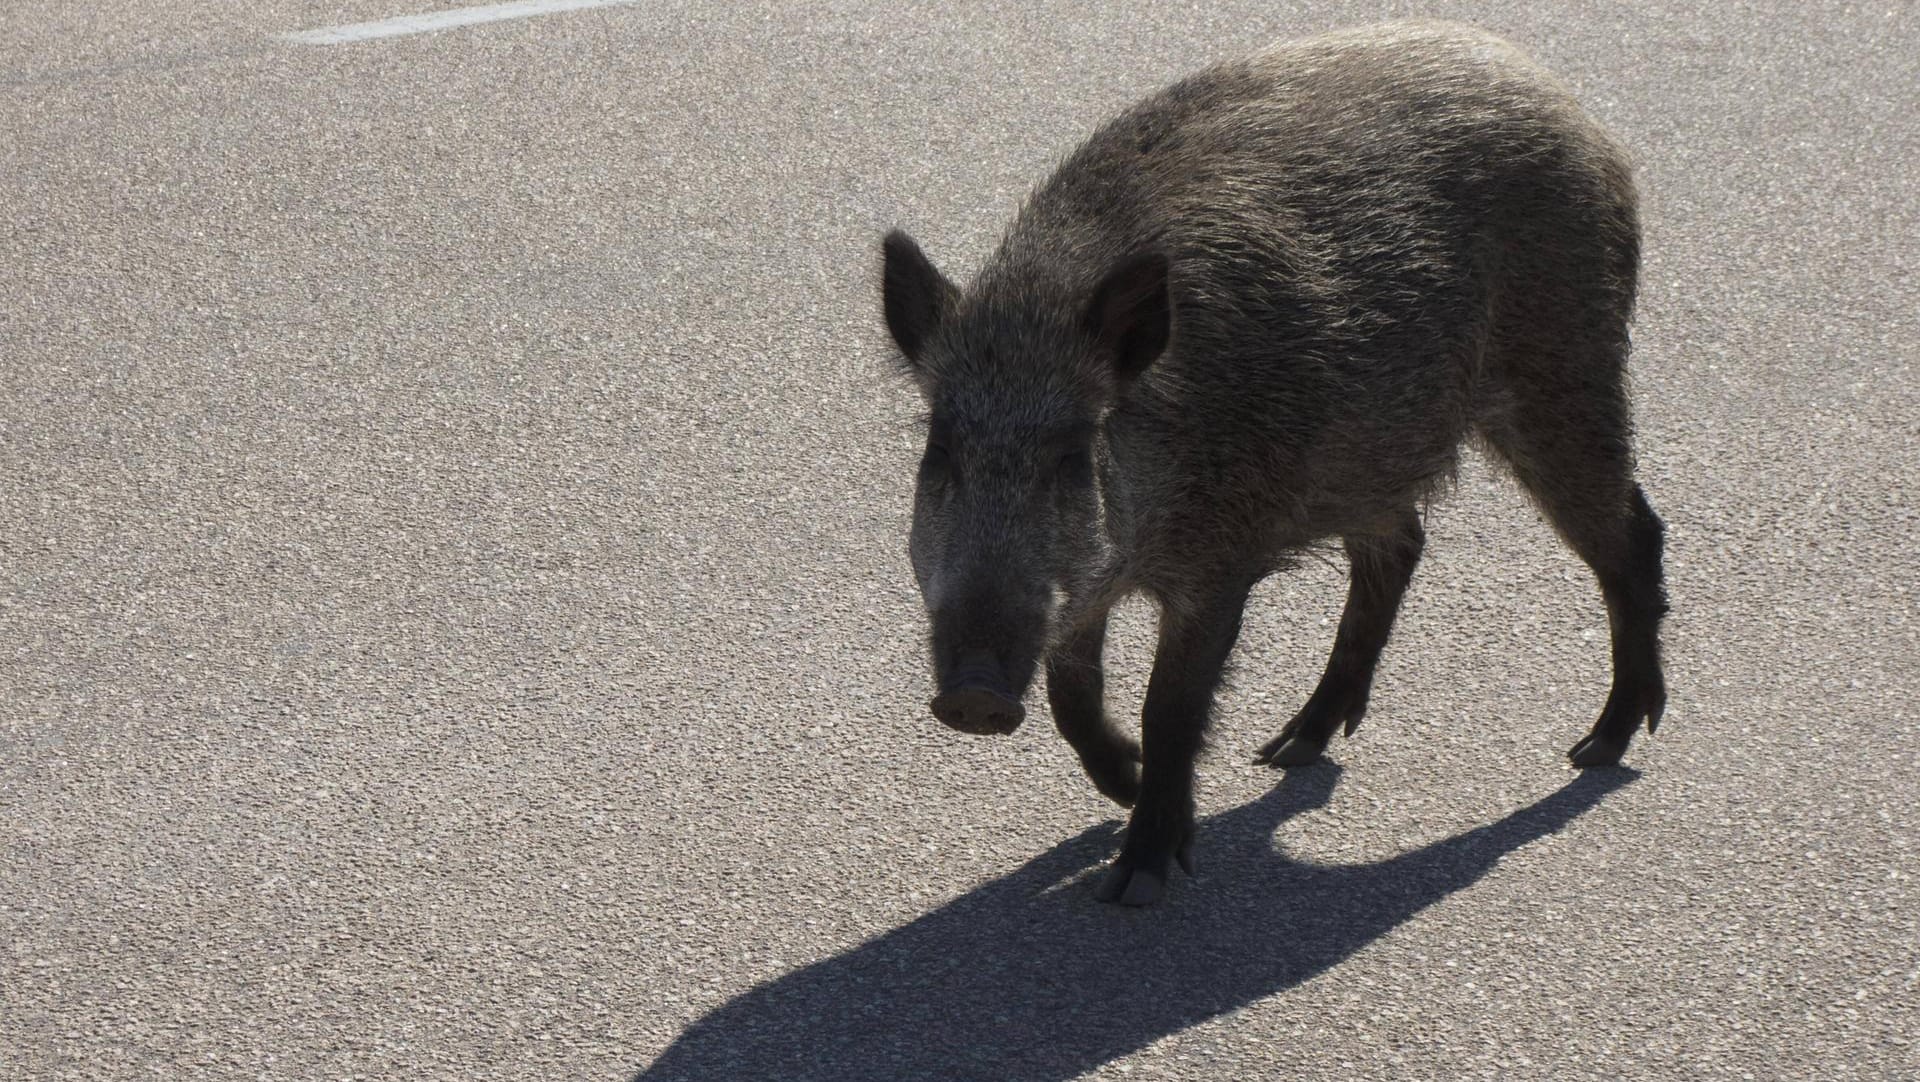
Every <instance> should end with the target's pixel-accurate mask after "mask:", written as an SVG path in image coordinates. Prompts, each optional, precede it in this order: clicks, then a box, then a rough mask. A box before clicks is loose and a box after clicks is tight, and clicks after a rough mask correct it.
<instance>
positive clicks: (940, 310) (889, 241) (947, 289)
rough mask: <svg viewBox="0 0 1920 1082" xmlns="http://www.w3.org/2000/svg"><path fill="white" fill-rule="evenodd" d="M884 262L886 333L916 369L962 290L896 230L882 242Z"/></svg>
mask: <svg viewBox="0 0 1920 1082" xmlns="http://www.w3.org/2000/svg"><path fill="white" fill-rule="evenodd" d="M880 250H881V253H882V255H883V256H884V262H883V265H882V267H881V272H880V296H881V300H882V301H883V302H884V304H885V306H886V312H887V330H888V331H890V332H892V334H893V341H894V343H895V344H896V345H898V346H899V347H900V352H901V353H902V354H903V355H904V356H905V357H906V358H907V363H908V366H909V367H911V368H917V365H918V362H919V360H920V355H921V351H922V350H923V349H925V348H926V344H927V339H928V338H930V337H932V335H933V331H934V328H936V327H938V326H939V325H940V322H941V320H944V319H945V318H946V317H947V313H948V312H950V311H952V310H953V305H954V300H955V298H957V297H958V296H959V291H958V290H956V289H954V288H953V283H952V282H949V281H947V279H946V276H945V275H943V274H941V273H940V271H939V270H938V269H937V268H935V267H934V265H933V264H932V262H930V261H929V260H928V259H927V256H926V253H924V252H922V251H921V250H920V246H919V245H918V244H915V243H914V242H913V238H912V237H909V236H907V235H906V234H905V233H903V232H901V231H900V230H898V229H896V230H894V231H892V232H891V233H888V234H887V237H886V239H885V240H883V241H881V242H880Z"/></svg>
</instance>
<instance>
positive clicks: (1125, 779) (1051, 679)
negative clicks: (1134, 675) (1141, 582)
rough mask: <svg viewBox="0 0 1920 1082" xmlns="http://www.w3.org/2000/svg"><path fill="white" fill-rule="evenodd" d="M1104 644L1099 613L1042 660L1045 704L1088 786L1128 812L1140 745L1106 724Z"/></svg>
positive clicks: (1135, 794) (1135, 795)
mask: <svg viewBox="0 0 1920 1082" xmlns="http://www.w3.org/2000/svg"><path fill="white" fill-rule="evenodd" d="M1106 642H1107V615H1106V613H1101V614H1100V615H1099V616H1098V617H1096V618H1095V619H1092V620H1089V621H1088V622H1087V624H1086V625H1085V626H1084V627H1081V628H1080V629H1079V630H1077V631H1075V632H1074V633H1073V635H1072V636H1071V637H1070V638H1068V639H1067V641H1066V642H1064V643H1062V644H1061V645H1060V647H1059V648H1058V649H1057V650H1055V651H1054V652H1053V654H1052V656H1050V657H1048V658H1047V703H1048V705H1049V706H1051V707H1052V708H1053V723H1054V725H1055V726H1057V727H1058V728H1059V730H1060V735H1061V736H1064V737H1066V738H1067V743H1068V744H1070V745H1072V746H1073V750H1074V752H1075V753H1076V754H1078V755H1079V756H1080V765H1081V767H1083V768H1084V769H1085V770H1086V772H1087V777H1089V778H1092V779H1093V787H1094V788H1096V789H1098V790H1100V792H1101V793H1103V794H1105V795H1106V797H1107V798H1108V799H1109V800H1112V801H1113V802H1114V803H1116V804H1118V805H1120V806H1121V807H1123V808H1131V807H1133V804H1134V801H1135V800H1137V799H1139V796H1140V745H1139V744H1138V743H1136V742H1135V741H1134V740H1133V738H1132V737H1129V736H1126V735H1124V734H1122V733H1120V732H1119V731H1117V730H1116V729H1115V728H1114V727H1113V723H1112V722H1111V721H1109V720H1107V710H1106V702H1105V698H1106V671H1105V670H1104V669H1103V668H1102V666H1101V663H1100V653H1101V650H1102V648H1104V647H1105V646H1106Z"/></svg>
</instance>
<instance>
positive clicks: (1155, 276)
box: [1082, 252, 1173, 383]
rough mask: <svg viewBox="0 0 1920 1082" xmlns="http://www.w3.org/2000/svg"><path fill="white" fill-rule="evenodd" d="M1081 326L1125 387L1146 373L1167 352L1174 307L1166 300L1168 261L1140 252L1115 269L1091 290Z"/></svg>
mask: <svg viewBox="0 0 1920 1082" xmlns="http://www.w3.org/2000/svg"><path fill="white" fill-rule="evenodd" d="M1082 325H1083V326H1084V327H1085V328H1086V331H1087V333H1088V334H1089V335H1092V336H1093V340H1094V343H1095V344H1096V345H1097V346H1098V347H1099V348H1100V350H1101V352H1102V353H1104V354H1106V356H1108V357H1110V358H1112V360H1113V369H1114V372H1115V374H1117V375H1118V376H1119V377H1120V380H1121V382H1123V383H1124V382H1126V381H1128V380H1131V379H1132V378H1133V377H1135V376H1137V375H1139V374H1140V373H1141V372H1144V371H1146V368H1147V366H1148V365H1150V364H1152V363H1153V361H1154V358H1156V357H1158V356H1160V353H1161V351H1162V350H1164V349H1166V348H1167V338H1168V336H1169V335H1170V334H1171V333H1172V327H1173V304H1172V301H1171V299H1170V298H1169V297H1168V295H1167V257H1166V256H1164V255H1161V254H1160V253H1159V252H1142V253H1140V254H1139V255H1136V256H1133V257H1131V258H1129V259H1127V260H1125V261H1124V262H1122V263H1121V264H1120V265H1119V266H1118V267H1115V268H1114V269H1113V271H1112V272H1111V273H1109V274H1108V275H1107V277H1106V280H1105V281H1103V282H1101V283H1100V285H1099V286H1098V287H1097V288H1095V289H1094V291H1093V300H1092V301H1090V302H1089V303H1088V304H1087V312H1086V315H1085V316H1084V317H1082Z"/></svg>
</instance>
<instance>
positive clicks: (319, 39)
mask: <svg viewBox="0 0 1920 1082" xmlns="http://www.w3.org/2000/svg"><path fill="white" fill-rule="evenodd" d="M633 2H634V0H514V2H513V3H509V4H483V5H481V6H479V7H471V8H454V9H453V10H451V11H435V12H430V13H428V14H425V15H398V16H395V17H394V18H391V19H381V20H379V21H378V22H371V23H349V24H347V25H346V26H326V27H321V28H320V29H318V30H301V31H297V32H295V33H291V34H281V35H280V39H281V40H282V41H291V42H295V43H296V44H300V45H342V44H345V43H346V42H350V41H369V40H372V39H374V38H392V37H399V36H400V35H402V34H424V33H427V32H428V31H430V30H446V29H448V28H450V27H455V26H472V25H473V24H474V23H491V22H498V21H500V20H501V19H524V18H527V17H528V16H530V15H551V14H553V13H554V12H556V11H578V10H580V9H581V8H602V7H609V6H611V5H614V4H631V3H633Z"/></svg>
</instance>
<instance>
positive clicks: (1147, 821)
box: [1095, 578, 1254, 905]
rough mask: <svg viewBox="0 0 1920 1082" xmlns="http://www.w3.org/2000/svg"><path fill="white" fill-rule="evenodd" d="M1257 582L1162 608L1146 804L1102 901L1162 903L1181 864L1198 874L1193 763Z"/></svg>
mask: <svg viewBox="0 0 1920 1082" xmlns="http://www.w3.org/2000/svg"><path fill="white" fill-rule="evenodd" d="M1253 582H1254V580H1253V579H1252V578H1244V579H1236V580H1230V581H1229V582H1227V583H1223V584H1222V585H1221V586H1220V587H1219V588H1218V589H1217V590H1216V591H1215V592H1214V593H1213V595H1212V599H1211V600H1210V601H1208V602H1206V603H1204V604H1201V605H1198V606H1194V607H1192V608H1185V607H1180V606H1173V605H1163V606H1162V610H1161V614H1160V642H1159V645H1158V647H1157V649H1156V650H1155V653H1154V658H1153V675H1152V676H1151V677H1149V678H1148V680H1147V702H1146V707H1145V709H1144V710H1143V711H1142V713H1141V724H1140V735H1141V744H1142V745H1143V747H1142V757H1143V760H1144V761H1143V762H1142V764H1141V775H1140V799H1139V800H1138V801H1137V802H1136V803H1135V804H1134V806H1133V817H1132V818H1131V819H1130V820H1129V821H1128V823H1127V840H1126V842H1125V843H1124V844H1122V845H1121V847H1120V855H1119V856H1118V857H1116V858H1114V862H1113V866H1112V867H1111V868H1109V869H1108V871H1107V875H1106V878H1105V879H1103V880H1102V881H1101V883H1100V885H1099V887H1098V888H1097V890H1096V891H1095V893H1096V895H1097V896H1098V897H1099V898H1100V900H1101V901H1103V902H1119V903H1120V904H1122V905H1146V904H1148V903H1150V902H1153V901H1155V900H1157V899H1158V898H1159V897H1160V895H1161V894H1163V893H1164V892H1165V890H1166V883H1167V869H1168V866H1169V864H1170V863H1171V862H1173V861H1175V860H1178V861H1179V862H1180V866H1181V867H1182V868H1185V869H1186V870H1187V873H1188V874H1192V873H1193V760H1194V757H1195V756H1197V755H1198V754H1199V753H1200V745H1201V742H1202V740H1203V738H1204V737H1205V734H1206V727H1207V714H1208V712H1209V711H1210V710H1211V709H1212V706H1213V693H1214V690H1215V689H1216V688H1218V687H1219V685H1220V676H1221V673H1222V672H1224V671H1225V669H1226V665H1227V656H1228V655H1229V654H1231V653H1232V652H1233V644H1234V640H1235V639H1237V638H1239V636H1240V617H1241V614H1242V613H1243V612H1244V610H1245V609H1246V604H1247V593H1248V592H1249V591H1250V590H1251V589H1252V588H1253Z"/></svg>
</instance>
